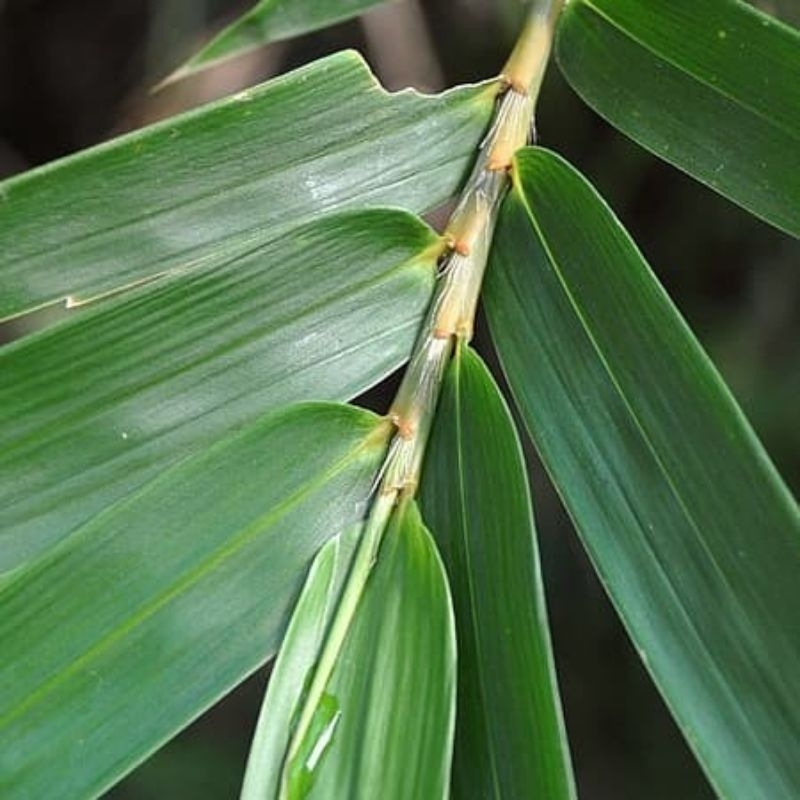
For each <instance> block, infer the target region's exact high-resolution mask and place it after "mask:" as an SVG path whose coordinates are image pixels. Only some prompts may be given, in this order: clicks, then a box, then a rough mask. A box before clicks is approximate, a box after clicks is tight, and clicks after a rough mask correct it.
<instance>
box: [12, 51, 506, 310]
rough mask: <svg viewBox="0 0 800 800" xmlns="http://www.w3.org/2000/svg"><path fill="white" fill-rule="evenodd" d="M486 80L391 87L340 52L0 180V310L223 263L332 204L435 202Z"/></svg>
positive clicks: (467, 138) (475, 117)
mask: <svg viewBox="0 0 800 800" xmlns="http://www.w3.org/2000/svg"><path fill="white" fill-rule="evenodd" d="M495 92H496V86H495V85H494V84H492V85H485V86H482V87H462V88H459V89H455V90H453V91H451V92H446V93H445V94H442V95H436V96H423V95H420V94H418V93H416V92H413V91H410V90H409V91H405V92H400V93H397V94H388V93H387V92H385V91H384V90H383V89H382V88H381V87H380V86H379V85H378V84H377V82H376V81H375V79H374V77H373V76H372V74H371V73H370V72H369V69H368V68H367V67H366V65H365V64H364V62H363V60H362V59H361V57H360V56H359V55H357V54H356V53H352V52H343V53H337V54H336V55H333V56H330V57H328V58H324V59H322V60H320V61H317V62H314V63H313V64H310V65H308V66H306V67H303V68H302V69H298V70H296V71H295V72H292V73H290V74H288V75H285V76H283V77H280V78H277V79H275V80H273V81H270V82H268V83H265V84H263V85H261V86H257V87H255V88H253V89H248V90H245V91H244V92H241V93H240V94H238V95H235V96H233V97H230V98H227V99H225V100H222V101H220V102H218V103H214V104H211V105H208V106H205V107H203V108H200V109H197V110H195V111H191V112H189V113H188V114H183V115H181V116H178V117H173V118H171V119H169V120H166V121H164V122H161V123H158V124H157V125H153V126H151V127H149V128H145V129H143V130H141V131H137V132H135V133H132V134H130V135H127V136H123V137H120V138H118V139H114V140H113V141H111V142H108V143H107V144H103V145H100V146H98V147H94V148H91V149H89V150H86V151H84V152H82V153H78V154H77V155H74V156H70V157H68V158H65V159H62V160H60V161H56V162H54V163H52V164H48V165H46V166H44V167H41V168H38V169H35V170H32V171H31V172H28V173H24V174H22V175H20V176H17V177H14V178H11V179H9V180H7V181H4V182H0V254H2V258H0V287H2V291H0V318H3V317H11V316H14V315H16V314H20V313H23V312H25V311H29V310H31V309H33V308H36V307H39V306H42V305H46V304H48V303H55V302H61V301H63V300H64V299H65V298H68V297H69V298H72V300H73V302H74V301H77V302H85V301H87V300H90V299H92V298H95V297H102V296H104V295H106V294H108V293H109V292H114V291H119V290H121V289H122V288H124V287H129V286H132V285H138V284H140V283H142V282H144V281H148V280H153V279H155V278H158V277H161V278H166V279H170V278H172V277H175V276H178V275H181V274H184V273H185V272H186V271H196V270H198V269H208V268H212V267H215V266H219V265H221V264H226V263H229V262H231V261H232V260H234V259H236V258H238V257H241V256H243V255H245V254H248V253H251V252H253V251H255V250H257V249H258V248H259V247H262V246H264V245H266V244H267V243H269V242H271V241H273V240H274V239H276V238H277V237H279V236H281V235H283V234H285V233H286V232H287V231H288V230H290V229H292V228H295V227H298V226H299V225H302V224H305V223H307V222H309V221H310V220H312V219H316V218H318V217H319V216H321V215H322V214H325V213H329V212H332V211H336V210H342V209H345V208H365V207H368V206H375V205H391V206H396V207H400V208H405V209H408V210H410V211H423V210H426V209H429V208H432V207H434V206H436V205H437V204H439V203H441V202H442V201H444V200H446V199H447V198H449V197H451V196H452V195H453V194H454V193H455V192H456V190H457V189H458V187H459V184H460V183H461V180H462V177H463V176H464V173H465V171H466V170H467V169H468V168H469V166H470V164H471V161H472V159H473V157H474V153H475V147H476V144H477V143H478V142H479V141H480V138H481V136H482V134H483V130H484V128H485V126H486V124H487V122H488V120H489V116H490V114H491V111H492V105H493V98H494V94H495Z"/></svg>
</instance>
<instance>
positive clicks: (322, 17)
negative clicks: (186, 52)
mask: <svg viewBox="0 0 800 800" xmlns="http://www.w3.org/2000/svg"><path fill="white" fill-rule="evenodd" d="M382 2H385V0H289V2H287V0H260V2H258V3H256V4H255V5H254V6H253V7H252V8H251V9H250V10H249V11H248V12H246V13H245V14H243V15H242V16H241V17H240V18H239V19H237V20H235V21H234V22H232V23H231V24H230V25H228V27H227V28H225V29H224V30H222V31H220V33H219V34H218V35H217V36H215V37H214V38H213V39H212V40H211V41H210V42H209V43H208V44H207V45H205V47H203V49H202V50H201V51H200V52H199V53H197V54H196V55H194V56H192V58H190V59H189V61H187V62H186V64H185V65H184V66H182V67H181V68H180V69H179V70H178V71H177V72H176V73H174V75H172V76H170V78H169V80H176V79H178V78H182V77H184V76H185V75H191V74H192V73H193V72H197V70H200V69H204V68H206V67H209V66H212V65H214V64H217V63H219V62H221V61H225V60H227V59H229V58H235V57H236V56H238V55H242V54H243V53H247V52H249V51H250V50H253V49H255V48H257V47H262V46H263V45H266V44H269V43H270V42H275V41H279V40H281V39H288V38H290V37H292V36H298V35H300V34H301V33H308V32H309V31H313V30H317V29H319V28H325V27H327V26H329V25H333V24H335V23H337V22H342V21H343V20H346V19H350V18H351V17H356V16H358V15H359V14H361V13H362V12H364V11H366V10H367V9H368V8H371V7H372V6H377V5H379V4H380V3H382Z"/></svg>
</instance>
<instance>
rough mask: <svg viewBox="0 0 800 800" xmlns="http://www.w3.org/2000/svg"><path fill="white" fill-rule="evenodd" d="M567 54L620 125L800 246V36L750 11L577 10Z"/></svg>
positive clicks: (569, 22)
mask: <svg viewBox="0 0 800 800" xmlns="http://www.w3.org/2000/svg"><path fill="white" fill-rule="evenodd" d="M556 51H557V56H558V61H559V65H560V66H561V69H562V71H563V72H564V74H565V75H566V77H567V79H568V80H569V82H570V83H571V84H572V86H573V87H574V88H575V89H576V90H577V92H578V93H579V94H580V95H581V97H583V99H584V100H586V102H587V103H589V105H591V106H592V108H594V109H595V110H596V111H597V112H598V113H600V114H601V115H602V116H604V117H605V118H606V119H608V121H609V122H611V124H612V125H614V126H615V127H617V128H619V129H620V130H621V131H622V132H623V133H625V134H627V135H628V136H630V137H631V138H632V139H634V140H635V141H637V142H638V143H639V144H641V145H643V146H644V147H646V148H647V149H648V150H652V151H653V152H654V153H655V154H656V155H658V156H660V157H661V158H663V159H665V160H666V161H669V162H670V163H671V164H674V165H675V166H677V167H679V168H680V169H682V170H684V171H686V172H688V173H689V174H690V175H693V176H694V177H695V178H697V179H699V180H700V181H702V182H703V183H705V184H707V185H708V186H710V187H712V188H713V189H716V190H717V191H718V192H720V193H721V194H723V195H725V196H726V197H728V198H730V199H731V200H733V201H734V202H736V203H738V204H739V205H741V206H744V208H746V209H748V210H749V211H751V212H753V213H754V214H756V215H758V216H759V217H762V218H763V219H765V220H767V221H768V222H771V223H772V224H773V225H776V226H777V227H779V228H782V229H783V230H785V231H788V232H789V233H793V234H794V235H795V236H800V32H798V31H796V30H793V29H792V28H790V27H788V26H786V25H784V24H782V23H780V22H778V21H777V20H775V19H772V18H771V17H769V16H767V15H765V14H763V13H761V12H759V11H756V10H755V9H753V8H751V7H749V6H747V5H745V4H744V3H741V2H738V0H703V1H702V2H698V1H697V0H669V2H651V0H572V2H571V3H569V5H568V6H567V8H566V10H565V12H564V16H563V18H562V20H561V24H560V27H559V36H558V40H557V48H556Z"/></svg>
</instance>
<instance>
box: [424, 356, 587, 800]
mask: <svg viewBox="0 0 800 800" xmlns="http://www.w3.org/2000/svg"><path fill="white" fill-rule="evenodd" d="M420 503H421V506H422V510H423V513H424V515H425V518H426V519H427V521H428V523H429V524H430V527H431V530H432V531H433V533H434V536H435V537H436V540H437V542H438V544H439V547H440V549H441V552H442V558H443V560H444V563H445V566H446V567H447V571H448V575H449V576H450V584H451V588H452V593H453V602H454V605H455V614H456V629H457V633H458V662H459V682H458V714H457V722H456V745H455V754H454V757H453V792H452V797H453V798H455V799H458V798H465V799H466V798H475V797H481V798H496V799H497V800H499V799H500V798H507V800H516V798H521V797H528V798H541V799H542V800H545V799H546V800H558V799H559V798H572V797H574V796H575V789H574V780H573V777H572V770H571V765H570V756H569V748H568V745H567V741H566V735H565V732H564V723H563V719H562V712H561V705H560V701H559V697H558V686H557V682H556V674H555V667H554V664H553V655H552V650H551V644H550V634H549V630H548V624H547V611H546V607H545V597H544V587H543V585H542V576H541V568H540V564H539V553H538V548H537V544H536V533H535V530H534V524H533V514H532V509H531V500H530V494H529V489H528V480H527V476H526V473H525V462H524V459H523V455H522V449H521V447H520V444H519V440H518V438H517V435H516V431H515V430H514V424H513V422H512V420H511V416H510V414H509V412H508V408H507V406H506V404H505V401H504V400H503V398H502V395H501V394H500V392H499V390H498V388H497V386H496V385H495V383H494V381H493V380H492V377H491V375H490V374H489V372H488V370H487V369H486V367H485V366H484V364H483V362H482V361H481V360H480V358H479V357H478V356H477V355H476V354H475V353H474V352H473V351H472V350H470V349H469V348H466V347H464V348H460V349H459V352H458V354H457V356H456V357H455V359H454V360H453V362H452V364H451V366H450V368H449V370H448V373H447V377H446V381H445V385H444V390H443V395H442V399H441V402H440V404H439V408H438V411H437V417H436V423H435V425H434V429H433V433H432V438H431V443H430V446H429V452H428V455H427V457H426V461H425V469H424V472H423V480H422V487H421V500H420Z"/></svg>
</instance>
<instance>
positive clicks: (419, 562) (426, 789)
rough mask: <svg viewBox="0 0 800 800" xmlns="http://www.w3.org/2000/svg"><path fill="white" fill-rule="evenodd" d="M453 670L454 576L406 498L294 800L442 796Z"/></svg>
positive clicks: (297, 772)
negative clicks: (451, 585)
mask: <svg viewBox="0 0 800 800" xmlns="http://www.w3.org/2000/svg"><path fill="white" fill-rule="evenodd" d="M455 672H456V651H455V630H454V622H453V611H452V607H451V602H450V596H449V590H448V587H447V578H446V577H445V574H444V569H443V567H442V564H441V561H440V559H439V556H438V554H437V552H436V547H435V545H434V543H433V540H432V539H431V537H430V534H429V533H428V532H427V530H426V529H425V527H424V525H423V524H422V520H421V519H420V516H419V512H418V511H417V508H416V506H415V505H414V504H412V503H409V502H403V503H401V505H400V506H399V508H398V510H397V511H396V512H395V513H394V514H393V516H392V521H391V522H390V523H389V527H388V528H387V531H386V533H385V535H384V541H383V544H382V545H381V550H380V552H379V555H378V560H377V563H376V565H375V567H374V570H373V572H372V574H371V575H370V577H369V581H368V583H367V585H366V588H365V591H364V594H363V596H362V598H361V601H360V603H359V606H358V610H357V611H356V615H355V617H354V620H353V624H352V627H351V629H350V631H349V633H348V635H347V638H346V639H345V642H344V646H343V649H342V651H341V653H340V655H339V658H338V660H337V662H336V666H335V668H334V671H333V673H332V675H331V678H330V681H329V683H328V686H327V691H326V693H325V694H324V695H323V698H322V700H321V702H320V703H319V705H318V706H317V708H316V710H315V716H314V718H313V721H312V726H311V728H310V729H309V735H308V736H307V737H306V739H305V740H304V741H303V742H301V744H300V748H299V750H298V751H297V755H296V757H295V758H293V759H292V760H290V761H289V763H288V764H287V766H286V785H287V788H288V792H287V794H286V795H284V796H285V797H286V800H302V798H306V797H308V798H309V800H315V798H332V797H347V798H352V799H353V800H362V799H363V800H367V798H376V797H380V798H381V800H399V799H400V798H402V799H403V800H417V798H422V797H424V798H426V799H427V798H430V800H435V798H441V800H444V798H446V797H447V791H448V781H449V776H450V759H451V752H452V737H453V725H454V716H455V678H456V676H455Z"/></svg>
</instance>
